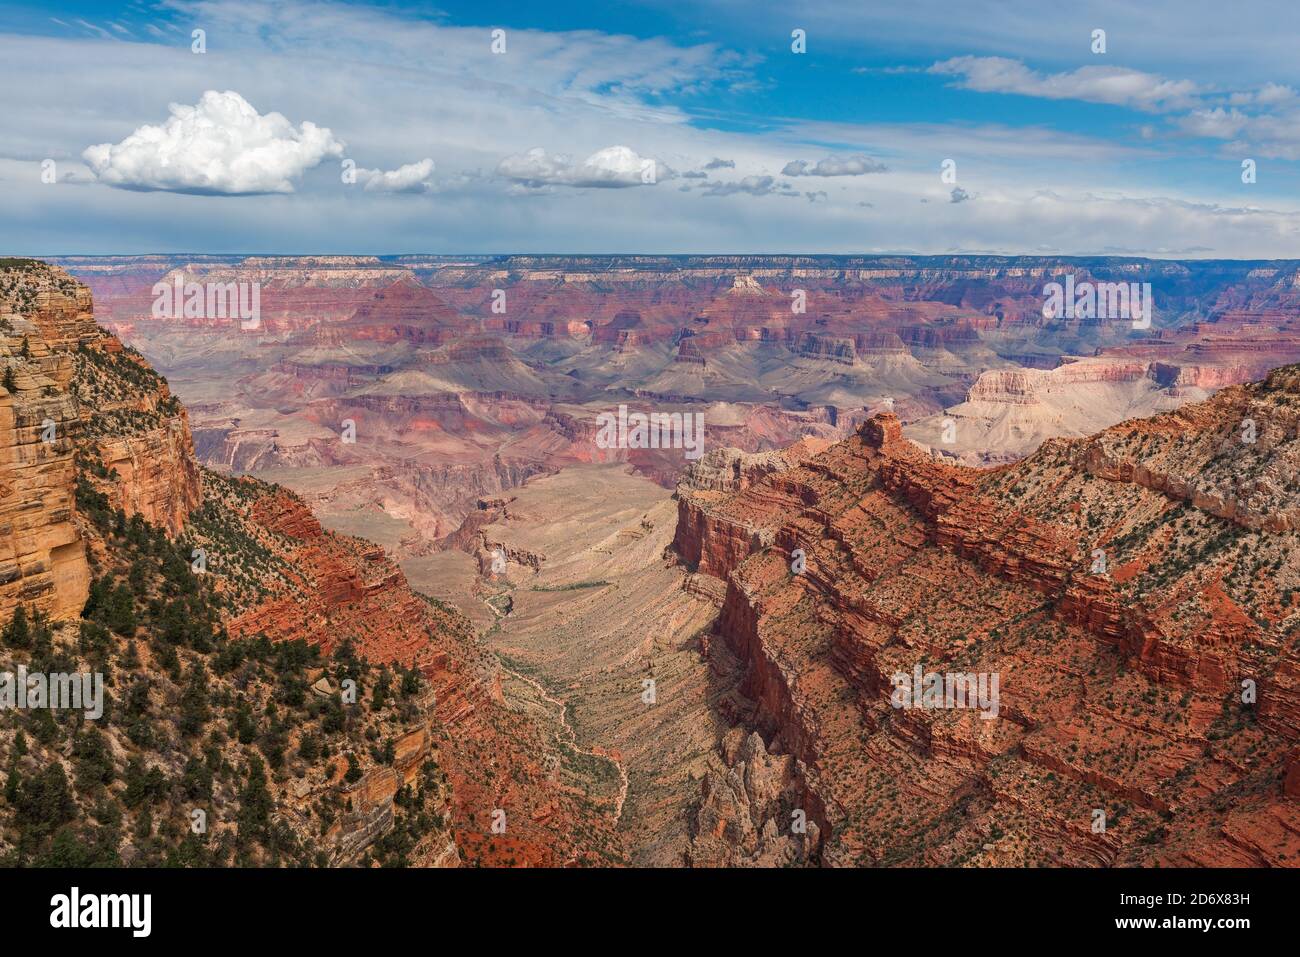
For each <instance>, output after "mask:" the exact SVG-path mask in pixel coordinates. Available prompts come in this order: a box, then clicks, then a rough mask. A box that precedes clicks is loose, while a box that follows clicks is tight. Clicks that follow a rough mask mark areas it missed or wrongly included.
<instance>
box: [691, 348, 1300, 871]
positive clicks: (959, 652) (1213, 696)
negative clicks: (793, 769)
mask: <svg viewBox="0 0 1300 957" xmlns="http://www.w3.org/2000/svg"><path fill="white" fill-rule="evenodd" d="M1296 379H1297V377H1296V376H1295V375H1294V374H1292V373H1291V372H1290V371H1289V370H1279V372H1278V373H1275V374H1274V376H1273V377H1271V379H1270V380H1269V381H1267V382H1265V383H1261V384H1258V385H1255V386H1250V387H1246V388H1243V389H1240V390H1233V389H1229V390H1226V391H1225V392H1222V393H1220V394H1219V396H1217V397H1216V398H1215V399H1213V400H1211V401H1210V402H1207V403H1203V404H1201V405H1197V406H1188V407H1185V408H1184V409H1183V410H1181V411H1180V412H1178V413H1171V414H1168V415H1164V416H1158V417H1156V418H1154V419H1152V420H1149V421H1145V422H1140V423H1125V424H1123V425H1120V426H1115V427H1113V428H1112V429H1110V430H1107V431H1106V432H1105V433H1102V434H1101V435H1099V436H1096V437H1093V438H1090V439H1083V440H1074V441H1064V440H1054V441H1053V442H1050V443H1048V444H1047V445H1045V446H1044V448H1043V449H1041V450H1040V451H1039V452H1038V453H1036V454H1035V455H1033V456H1031V457H1029V458H1028V459H1026V460H1025V461H1024V462H1022V463H1019V464H1017V465H1016V466H1012V467H1003V468H1000V469H995V470H989V471H983V472H980V471H975V470H969V469H962V468H958V467H954V466H950V465H944V464H942V463H939V462H935V461H934V460H933V459H932V458H931V457H930V456H929V455H928V454H926V453H925V452H924V451H922V450H920V449H918V448H917V447H916V446H915V445H913V444H912V443H910V442H908V441H906V440H905V439H903V437H902V430H901V426H900V423H899V422H898V420H897V418H896V417H895V416H893V415H890V414H882V415H877V416H875V417H873V418H872V419H870V420H868V421H867V422H866V423H864V425H863V426H862V428H861V429H860V430H859V433H858V435H856V436H855V437H853V438H851V439H849V440H847V441H845V442H843V443H840V444H838V445H836V446H833V447H832V448H830V449H828V450H826V451H824V452H822V453H821V454H819V455H816V456H813V457H810V458H809V459H807V460H806V461H804V462H801V463H798V464H795V465H793V466H792V467H790V468H788V469H784V470H781V471H773V472H771V473H768V474H765V475H763V476H762V477H761V478H759V479H758V480H757V481H755V482H753V483H752V484H748V485H746V486H744V487H740V488H737V489H735V490H734V491H730V492H718V491H712V490H710V489H708V488H707V487H706V488H702V489H691V488H689V487H682V488H680V489H679V496H680V502H679V515H680V518H679V526H678V534H677V539H676V543H675V547H676V549H677V551H678V552H679V554H680V555H681V556H682V558H683V559H684V560H685V561H686V562H687V564H688V565H691V566H694V567H695V568H696V569H697V575H696V576H695V577H696V578H704V577H709V576H716V577H717V578H720V579H722V580H723V581H724V582H725V597H724V599H723V602H722V608H721V614H720V617H719V620H718V624H717V633H718V635H719V636H720V640H723V641H725V643H726V645H727V648H728V650H729V652H730V653H731V654H733V655H734V656H735V657H736V658H737V659H738V660H739V661H740V662H741V663H742V665H743V667H744V669H745V674H744V678H743V680H742V681H741V684H740V691H741V693H742V695H743V698H744V701H745V702H747V704H746V705H744V706H743V707H742V708H741V711H740V713H739V717H741V719H742V720H744V721H745V723H747V724H749V725H750V726H751V727H754V728H756V729H758V730H759V731H761V732H762V734H763V735H764V736H765V737H770V738H771V739H773V740H779V741H780V742H781V747H782V750H783V751H784V752H785V753H786V755H787V756H788V757H789V759H791V760H793V761H795V762H797V763H798V766H799V768H800V769H801V770H800V773H799V775H798V780H799V782H800V786H801V787H803V788H805V789H806V791H807V793H808V795H809V796H810V797H809V798H807V799H805V803H806V804H807V803H812V801H813V799H815V801H816V806H817V807H818V808H819V816H817V817H815V818H814V817H812V815H811V814H810V815H809V817H810V818H812V819H813V820H815V822H816V824H817V827H818V832H819V833H820V834H822V835H824V836H825V837H824V840H823V843H822V846H821V847H820V848H819V850H818V855H817V859H818V860H820V861H821V862H822V863H830V864H850V863H913V864H958V863H970V862H983V863H997V864H1033V863H1038V864H1044V863H1050V864H1063V863H1075V864H1091V865H1098V864H1100V865H1110V864H1117V863H1130V864H1133V863H1148V864H1149V863H1162V864H1165V865H1169V864H1184V865H1185V864H1193V863H1195V864H1205V863H1208V862H1216V861H1217V862H1220V863H1249V864H1254V865H1258V864H1265V863H1276V864H1280V863H1286V862H1288V861H1290V860H1291V858H1292V855H1294V854H1295V853H1296V852H1297V851H1300V838H1297V837H1296V835H1297V834H1300V830H1298V829H1297V825H1300V807H1297V806H1296V804H1295V802H1294V800H1293V799H1292V798H1291V790H1294V788H1293V787H1292V785H1291V784H1288V783H1287V782H1288V781H1290V780H1291V778H1292V777H1293V776H1294V775H1293V771H1292V768H1293V765H1294V761H1293V759H1292V758H1291V757H1290V755H1292V754H1293V753H1294V747H1295V741H1296V735H1297V733H1298V731H1297V717H1298V716H1300V685H1298V683H1297V680H1296V676H1297V674H1300V671H1298V670H1297V664H1298V663H1297V661H1296V659H1295V657H1294V650H1293V649H1291V648H1290V646H1289V644H1288V643H1287V641H1286V638H1285V635H1286V633H1287V629H1288V628H1289V625H1288V619H1289V618H1291V616H1292V615H1294V614H1295V613H1296V610H1295V607H1294V603H1293V598H1292V591H1291V590H1290V589H1294V588H1295V587H1296V586H1294V585H1292V586H1289V588H1288V590H1286V591H1283V590H1282V589H1283V588H1284V587H1285V586H1284V583H1288V582H1300V559H1297V558H1296V554H1297V552H1296V548H1297V545H1300V541H1293V539H1295V537H1296V533H1295V532H1293V531H1292V530H1291V529H1290V528H1289V527H1288V526H1287V525H1286V524H1285V523H1280V522H1273V523H1271V524H1270V523H1246V524H1242V523H1241V522H1239V521H1238V519H1239V518H1240V514H1239V513H1240V510H1234V511H1233V512H1232V514H1220V513H1221V512H1222V511H1223V510H1222V509H1220V508H1217V507H1216V506H1215V502H1214V501H1213V500H1211V499H1209V498H1205V497H1201V498H1198V497H1196V496H1192V497H1181V496H1178V497H1172V498H1171V496H1170V495H1169V494H1168V490H1167V488H1164V487H1153V485H1152V483H1147V482H1144V481H1141V480H1138V479H1137V478H1136V476H1137V474H1138V470H1137V469H1136V468H1134V469H1125V468H1116V467H1114V464H1113V463H1114V462H1116V461H1118V460H1119V459H1120V458H1122V457H1127V458H1129V459H1132V460H1133V461H1134V462H1142V463H1144V465H1143V467H1144V468H1145V469H1146V471H1147V472H1148V473H1149V472H1152V471H1155V470H1157V469H1159V470H1164V471H1167V472H1169V473H1171V474H1174V473H1184V474H1193V473H1195V474H1199V475H1201V476H1204V477H1205V478H1206V479H1207V480H1209V481H1210V482H1213V481H1214V480H1215V479H1216V478H1218V477H1220V476H1223V477H1226V476H1229V475H1242V474H1245V475H1249V476H1251V477H1255V476H1259V475H1268V474H1270V469H1281V470H1283V471H1285V469H1286V468H1288V467H1289V466H1288V465H1287V464H1286V463H1289V462H1290V460H1291V456H1292V454H1293V452H1294V449H1295V445H1296V443H1297V441H1300V439H1297V431H1296V429H1295V428H1294V427H1293V423H1292V417H1293V413H1292V411H1291V405H1292V403H1291V401H1290V399H1289V398H1288V396H1289V395H1290V390H1291V388H1292V387H1293V385H1294V383H1295V381H1296ZM1243 415H1249V416H1251V417H1254V418H1257V419H1258V421H1259V422H1261V423H1262V422H1267V423H1269V426H1268V429H1267V435H1265V430H1264V429H1263V428H1261V429H1260V431H1259V434H1260V436H1261V437H1260V438H1259V439H1258V440H1257V441H1256V442H1254V443H1242V442H1240V441H1235V442H1234V441H1231V439H1232V438H1235V433H1236V431H1237V430H1238V427H1239V424H1240V421H1241V418H1242V416H1243ZM1098 448H1103V449H1105V450H1106V453H1107V456H1108V457H1107V459H1106V462H1109V463H1111V464H1110V465H1105V463H1103V462H1101V461H1100V460H1098V458H1097V454H1098V453H1097V452H1096V451H1095V450H1096V449H1098ZM704 484H705V485H706V486H707V484H708V483H704ZM737 484H739V483H737ZM1155 485H1157V486H1158V485H1159V483H1155ZM1268 488H1269V489H1271V490H1272V494H1273V495H1274V496H1275V498H1274V499H1271V500H1270V505H1271V506H1274V507H1276V506H1281V505H1282V504H1283V501H1282V500H1284V499H1285V498H1287V497H1289V496H1291V495H1293V494H1294V493H1293V492H1292V491H1290V486H1289V485H1287V484H1286V483H1271V484H1269V485H1268ZM1283 489H1286V491H1285V492H1284V491H1283ZM1279 511H1284V510H1283V509H1279ZM796 549H800V550H802V552H803V555H804V560H803V561H802V562H792V558H791V556H792V555H793V554H794V552H795V550H796ZM1188 556H1192V557H1194V558H1195V560H1194V561H1188V558H1187V557H1188ZM800 566H801V567H800ZM1251 569H1254V570H1255V571H1254V572H1252V571H1251ZM1261 569H1268V572H1267V574H1266V575H1265V576H1264V577H1263V578H1262V579H1261V577H1260V570H1261ZM693 591H694V593H697V594H702V593H707V592H708V589H703V588H700V587H699V586H698V585H696V586H694V587H693ZM715 640H719V639H715ZM914 671H915V674H916V680H917V682H920V680H921V677H922V676H923V675H925V674H929V673H936V674H938V675H939V676H940V681H941V682H942V680H943V675H945V674H966V675H970V676H971V678H972V680H974V678H975V676H977V675H983V676H984V678H985V679H986V680H987V679H990V676H996V677H997V679H998V682H999V685H998V687H999V688H1000V695H999V696H998V697H997V698H996V700H995V701H994V702H989V701H984V703H983V705H981V706H978V707H976V706H973V705H972V706H971V707H961V706H956V707H948V708H945V707H942V703H943V698H942V696H940V698H939V699H938V702H939V704H940V706H939V707H930V706H926V705H925V703H924V702H923V701H922V700H919V693H918V706H915V707H913V706H910V705H907V704H906V702H904V705H905V706H902V707H899V706H897V700H898V699H896V698H895V697H894V692H895V689H896V687H898V681H899V680H900V679H899V678H898V677H897V676H905V677H906V684H907V687H908V688H909V689H910V688H911V687H912V680H913V673H914ZM918 687H919V686H918ZM940 687H941V688H942V684H941V685H940ZM1247 687H1248V688H1249V689H1253V691H1252V693H1251V694H1246V695H1243V692H1242V689H1243V688H1247ZM1255 692H1257V695H1258V697H1257V698H1256V697H1255V694H1254V693H1255ZM959 700H964V699H959ZM746 708H747V709H748V710H745V709H746ZM721 783H722V782H711V783H709V784H708V785H707V787H706V790H705V792H704V794H703V799H702V804H701V815H702V817H701V826H702V829H703V832H708V831H709V829H710V828H712V827H717V828H718V830H717V833H718V835H719V837H721V836H723V835H726V834H728V833H730V834H731V837H732V840H731V841H730V846H731V847H733V848H737V849H742V848H743V849H745V851H746V852H747V853H756V851H755V849H756V848H757V847H758V844H756V841H755V838H754V835H753V834H752V833H749V832H747V831H745V830H744V828H739V829H737V827H736V826H733V825H727V826H722V825H716V824H715V821H716V820H718V819H721V818H722V817H723V816H725V815H723V813H722V812H721V811H719V808H720V807H727V808H731V809H732V811H731V816H730V818H729V820H734V819H735V816H736V815H735V810H734V809H735V808H736V807H738V806H740V804H741V803H742V802H740V798H739V796H738V795H739V793H740V792H739V791H738V790H737V788H736V787H735V786H731V787H721V786H720V784H721ZM1229 789H1232V793H1234V794H1237V795H1238V797H1236V798H1234V799H1233V802H1229V803H1227V804H1225V803H1224V798H1223V796H1224V795H1225V794H1226V793H1227V792H1228V790H1229ZM1242 789H1244V790H1242ZM1247 794H1248V795H1249V796H1244V795H1247ZM1225 807H1231V808H1232V810H1231V815H1230V816H1229V814H1228V812H1226V811H1225V810H1224V809H1225ZM1094 809H1100V810H1101V811H1102V812H1103V813H1105V814H1106V815H1108V816H1110V817H1111V825H1110V827H1109V828H1108V829H1107V831H1106V832H1105V835H1104V836H1103V835H1099V834H1097V833H1095V832H1094V831H1093V829H1092V828H1091V826H1090V823H1091V820H1092V814H1093V811H1094ZM1116 816H1118V817H1119V819H1120V821H1121V822H1122V823H1120V824H1117V823H1116V822H1115V817H1116ZM1279 820H1280V821H1284V822H1287V823H1285V824H1284V825H1283V827H1284V828H1286V829H1287V830H1286V831H1285V833H1287V834H1288V835H1289V836H1288V837H1286V838H1285V839H1284V840H1282V841H1281V843H1280V844H1278V845H1276V846H1270V845H1268V843H1267V840H1266V839H1265V838H1264V836H1263V835H1264V834H1265V833H1270V834H1272V833H1276V825H1275V824H1273V823H1270V822H1275V821H1279ZM729 826H730V827H731V828H732V830H731V831H730V832H728V830H727V828H728V827H729ZM1243 849H1245V850H1243ZM757 853H761V852H757Z"/></svg>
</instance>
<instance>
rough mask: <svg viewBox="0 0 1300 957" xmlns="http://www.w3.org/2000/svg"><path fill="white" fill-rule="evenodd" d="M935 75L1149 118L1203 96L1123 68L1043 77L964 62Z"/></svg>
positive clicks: (1016, 64)
mask: <svg viewBox="0 0 1300 957" xmlns="http://www.w3.org/2000/svg"><path fill="white" fill-rule="evenodd" d="M930 72H931V73H940V74H946V75H950V76H958V77H960V78H961V79H960V80H959V81H958V86H961V87H963V88H965V89H967V90H976V91H978V92H980V93H1018V94H1020V95H1021V96H1036V97H1040V98H1043V99H1048V100H1084V101H1086V102H1089V103H1109V104H1112V105H1114V106H1128V107H1132V108H1133V109H1137V110H1145V111H1147V112H1152V113H1154V112H1160V111H1163V110H1177V109H1185V108H1187V107H1190V106H1192V105H1193V104H1195V103H1196V97H1197V95H1198V93H1199V90H1198V88H1197V86H1196V84H1195V83H1193V82H1192V81H1191V80H1167V79H1165V78H1164V77H1162V76H1157V75H1156V74H1154V73H1143V72H1142V71H1140V70H1130V69H1128V68H1127V67H1119V66H1084V67H1080V68H1079V69H1077V70H1071V71H1069V72H1065V73H1050V74H1043V73H1038V72H1036V71H1034V70H1031V69H1030V68H1029V67H1027V66H1025V64H1024V63H1022V62H1021V61H1019V60H1012V59H1008V58H1007V57H1000V56H959V57H953V58H952V59H950V60H942V61H940V62H938V63H936V64H934V65H933V66H931V67H930Z"/></svg>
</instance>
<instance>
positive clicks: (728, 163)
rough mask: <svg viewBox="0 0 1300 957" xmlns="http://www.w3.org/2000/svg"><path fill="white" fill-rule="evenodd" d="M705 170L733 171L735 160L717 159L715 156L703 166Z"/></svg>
mask: <svg viewBox="0 0 1300 957" xmlns="http://www.w3.org/2000/svg"><path fill="white" fill-rule="evenodd" d="M704 168H705V169H735V168H736V161H735V160H724V159H718V158H717V157H716V156H715V157H714V158H713V159H711V160H709V161H708V162H707V163H705V164H704Z"/></svg>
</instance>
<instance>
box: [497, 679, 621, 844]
mask: <svg viewBox="0 0 1300 957" xmlns="http://www.w3.org/2000/svg"><path fill="white" fill-rule="evenodd" d="M498 660H500V659H499V658H498ZM501 667H502V668H504V669H505V670H506V671H508V672H510V674H512V675H513V676H514V677H516V678H518V679H519V680H520V681H522V682H524V683H525V684H528V685H531V686H532V687H533V688H534V689H536V691H537V693H538V694H539V695H540V696H541V697H542V700H543V701H546V702H548V703H549V704H553V705H555V706H556V707H558V708H559V709H560V727H561V728H562V729H563V731H564V732H565V735H566V736H567V738H568V745H569V747H571V748H572V749H573V750H574V751H577V752H578V753H579V754H585V755H587V756H588V757H593V758H603V759H604V760H606V761H608V762H609V763H610V764H612V765H614V767H615V768H616V769H617V770H618V776H619V780H620V782H621V783H620V785H619V789H618V802H617V804H616V805H615V809H614V824H615V826H617V825H618V822H619V819H620V818H622V816H623V804H624V802H626V801H627V789H628V776H627V769H626V768H625V767H623V762H621V761H619V760H618V759H616V758H613V757H610V756H609V755H608V754H602V753H600V752H599V751H590V750H587V749H586V748H582V747H579V746H578V734H577V732H576V731H574V729H573V726H572V725H571V724H569V708H568V705H567V703H566V702H565V701H563V700H561V699H560V698H557V697H555V696H554V695H552V694H551V693H550V692H549V691H547V690H546V689H545V688H544V687H543V686H542V683H541V682H540V681H538V680H537V679H535V678H530V677H529V676H528V675H525V674H522V673H521V672H518V671H516V670H515V669H513V668H511V667H510V666H509V665H507V664H506V663H505V662H501Z"/></svg>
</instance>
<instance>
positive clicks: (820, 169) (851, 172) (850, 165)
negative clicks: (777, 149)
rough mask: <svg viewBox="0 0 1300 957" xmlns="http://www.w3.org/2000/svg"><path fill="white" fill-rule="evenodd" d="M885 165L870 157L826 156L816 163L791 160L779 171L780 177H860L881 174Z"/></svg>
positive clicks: (859, 155)
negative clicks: (868, 174) (867, 174)
mask: <svg viewBox="0 0 1300 957" xmlns="http://www.w3.org/2000/svg"><path fill="white" fill-rule="evenodd" d="M885 169H886V167H885V165H884V164H883V163H878V162H876V161H875V160H873V159H872V158H871V157H870V156H863V155H861V154H858V155H856V156H828V157H826V158H825V159H820V160H818V161H817V162H816V163H813V164H811V165H810V164H809V162H808V161H807V160H791V161H790V162H789V163H786V164H785V167H784V168H783V169H782V170H781V175H782V176H862V175H864V174H866V173H883V172H885Z"/></svg>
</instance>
